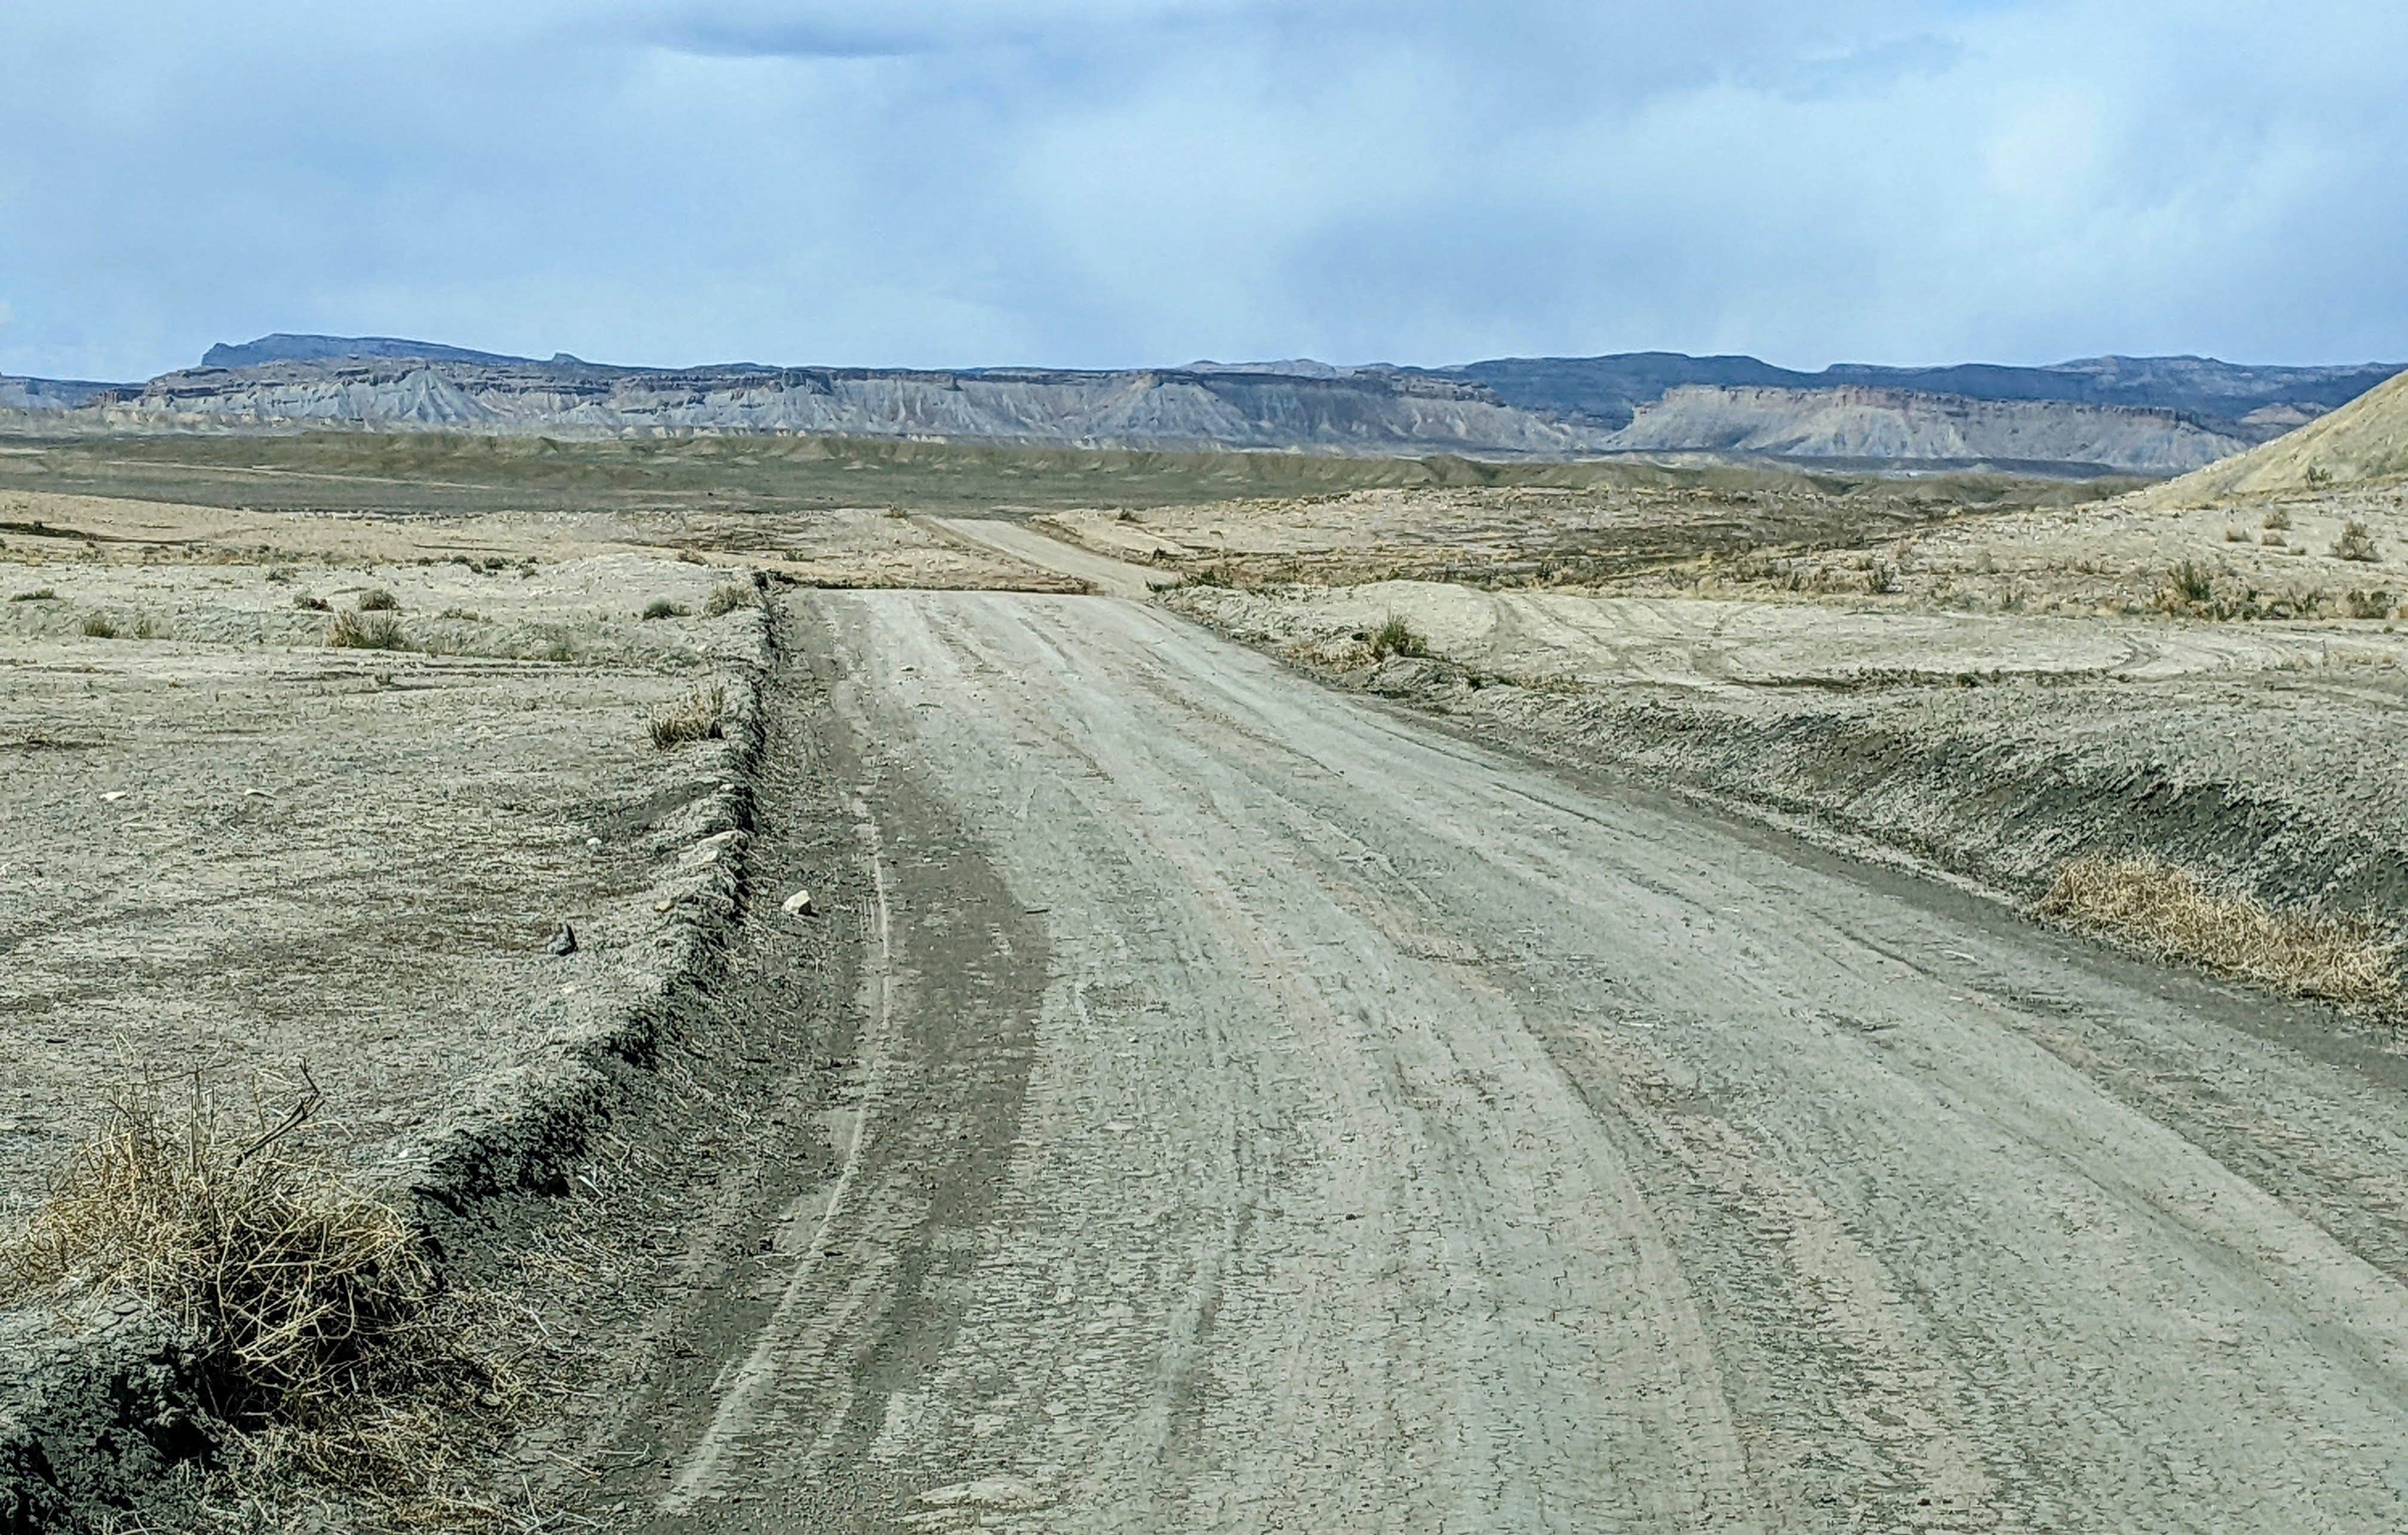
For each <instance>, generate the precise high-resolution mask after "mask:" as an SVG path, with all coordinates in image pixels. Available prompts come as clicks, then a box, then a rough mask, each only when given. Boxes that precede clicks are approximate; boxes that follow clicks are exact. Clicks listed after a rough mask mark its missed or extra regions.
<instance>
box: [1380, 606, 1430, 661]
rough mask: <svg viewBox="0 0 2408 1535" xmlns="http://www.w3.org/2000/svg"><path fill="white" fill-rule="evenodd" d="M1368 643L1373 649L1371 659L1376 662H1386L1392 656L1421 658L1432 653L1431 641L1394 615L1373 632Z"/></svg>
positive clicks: (1391, 614) (1389, 616) (1390, 615)
mask: <svg viewBox="0 0 2408 1535" xmlns="http://www.w3.org/2000/svg"><path fill="white" fill-rule="evenodd" d="M1366 643H1368V644H1369V646H1370V647H1371V658H1372V659H1373V660H1375V661H1381V660H1385V659H1386V658H1388V657H1389V656H1391V655H1408V656H1419V655H1427V654H1428V653H1430V652H1429V641H1428V640H1426V639H1425V638H1422V637H1421V636H1420V635H1419V634H1417V633H1415V632H1414V630H1413V626H1412V624H1408V623H1406V622H1405V621H1404V620H1403V619H1401V618H1399V617H1398V616H1397V615H1396V614H1394V613H1390V614H1389V615H1388V617H1387V621H1386V622H1385V623H1383V624H1381V625H1380V626H1379V627H1378V628H1376V629H1374V630H1372V631H1371V638H1369V640H1368V641H1366Z"/></svg>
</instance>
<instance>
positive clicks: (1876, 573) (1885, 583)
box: [1865, 560, 1898, 596]
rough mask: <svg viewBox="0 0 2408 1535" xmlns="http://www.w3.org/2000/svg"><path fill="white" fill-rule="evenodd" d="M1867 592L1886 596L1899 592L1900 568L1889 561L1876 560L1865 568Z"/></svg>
mask: <svg viewBox="0 0 2408 1535" xmlns="http://www.w3.org/2000/svg"><path fill="white" fill-rule="evenodd" d="M1865 590H1866V591H1868V592H1870V593H1871V594H1872V595H1875V596H1884V595H1887V594H1889V593H1891V592H1895V591H1897V590H1898V567H1897V566H1894V565H1892V564H1890V563H1889V561H1887V560H1875V561H1873V562H1872V563H1871V565H1868V566H1866V567H1865Z"/></svg>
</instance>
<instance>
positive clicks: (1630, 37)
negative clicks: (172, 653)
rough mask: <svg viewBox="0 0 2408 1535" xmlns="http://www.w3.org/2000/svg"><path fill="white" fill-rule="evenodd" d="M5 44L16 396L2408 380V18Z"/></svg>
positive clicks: (288, 17) (3, 214)
mask: <svg viewBox="0 0 2408 1535" xmlns="http://www.w3.org/2000/svg"><path fill="white" fill-rule="evenodd" d="M18 8H19V9H20V10H22V14H21V15H17V16H13V17H12V18H11V19H10V22H9V27H10V34H11V36H10V43H9V46H8V48H7V50H0V99H6V100H7V101H8V102H9V103H10V104H11V108H12V120H13V123H12V133H11V136H10V140H11V142H10V147H9V148H7V150H5V151H0V305H5V306H6V308H0V313H13V315H14V323H9V324H7V326H6V327H5V328H0V371H10V372H39V373H51V374H67V375H75V376H81V377H136V376H141V375H145V374H148V373H150V372H154V371H157V370H160V369H162V368H165V367H168V366H178V365H181V364H184V363H188V362H190V361H191V360H192V359H193V357H195V356H196V355H197V354H198V352H199V351H200V350H201V349H202V348H203V347H204V346H206V345H207V344H208V342H210V341H212V340H217V339H222V338H235V337H246V336H250V335H252V334H256V333H258V332H262V331H266V330H276V329H285V330H297V329H314V330H334V331H343V332H371V333H380V334H405V335H423V336H427V337H433V338H438V339H445V340H452V341H456V342H459V343H461V344H465V345H471V346H480V347H487V348H493V349H498V350H508V351H532V352H537V353H541V354H548V353H550V352H551V351H555V350H561V349H566V350H569V351H576V352H578V353H580V354H581V355H586V356H594V357H599V358H607V359H611V360H617V361H627V362H658V363H678V362H697V361H705V360H720V359H737V358H743V359H757V360H764V361H810V362H851V363H877V364H897V365H949V364H950V365H968V364H981V363H998V362H1022V361H1025V362H1042V363H1054V364H1065V365H1097V366H1101V365H1116V364H1128V363H1143V362H1155V363H1159V362H1176V361H1182V360H1184V359H1187V358H1190V357H1197V356H1220V357H1240V356H1270V355H1278V356H1290V355H1296V354H1299V353H1311V354H1315V355H1320V356H1325V357H1331V358H1336V359H1341V360H1358V359H1367V358H1389V359H1395V360H1400V361H1412V362H1438V361H1452V360H1458V359H1462V358H1467V357H1473V356H1483V355H1496V354H1502V353H1530V352H1589V351H1621V350H1631V349H1638V348H1646V347H1667V348H1676V349H1680V350H1684V351H1706V350H1738V351H1756V352H1758V353H1761V354H1765V355H1768V356H1770V357H1773V358H1774V359H1776V360H1779V361H1783V362H1786V363H1792V364H1803V365H1813V364H1819V363H1821V362H1825V361H1829V360H1832V359H1835V358H1842V357H1846V358H1856V359H1863V360H1873V361H1903V362H1912V361H1934V360H1953V359H1959V358H1969V357H1983V358H1994V359H2000V360H2023V361H2040V360H2053V359H2056V358H2059V357H2064V356H2069V355H2075V354H2080V353H2085V352H2095V351H2110V350H2114V351H2212V352H2216V353H2220V354H2224V355H2229V356H2234V357H2239V358H2245V359H2252V360H2293V361H2341V360H2355V359H2361V358H2366V357H2371V356H2376V355H2386V356H2396V355H2400V354H2401V353H2403V352H2408V276H2403V268H2402V265H2401V262H2400V261H2399V259H2398V258H2399V253H2400V252H2401V251H2402V250H2403V249H2408V178H2403V177H2401V176H2400V175H2399V174H2398V167H2399V166H2400V165H2403V164H2408V152H2403V151H2408V121H2404V120H2403V119H2402V117H2401V114H2400V113H2398V112H2397V110H2396V108H2395V106H2394V103H2395V99H2396V88H2397V80H2398V79H2399V78H2400V75H2401V66H2402V65H2408V13H2403V12H2402V11H2401V9H2400V8H2399V7H2396V6H2387V5H2386V6H2376V5H2349V4H2327V5H2289V6H2281V7H2277V6H2272V5H2252V4H2237V3H2235V4H2221V5H2214V6H2207V7H2201V6H2198V5H2195V4H2174V3H2171V0H2136V3H2134V4H2129V5H2125V6H2120V7H2099V6H2095V5H2071V4H2057V5H2052V4H2029V3H2025V4H2019V3H2014V0H1993V3H1987V4H1967V3H1958V4H1911V3H1907V0H1891V3H1875V0H1864V3H1855V0H1837V3H1834V4H1829V5H1823V6H1816V7H1798V6H1794V5H1773V4H1748V3H1743V0H1726V3H1719V4H1685V5H1674V4H1638V5H1619V6H1613V7H1602V6H1597V5H1594V4H1587V5H1570V4H1562V5H1556V4H1525V5H1480V6H1473V5H1441V4H1436V3H1432V0H1397V3H1390V4H1382V5H1372V4H1369V3H1353V0H1341V3H1328V4H1318V5H1315V4H1297V3H1293V0H1291V3H1286V4H1277V5H1274V4H1267V3H1244V0H1118V3H1111V4H1106V3H1102V0H1023V3H1020V4H1013V5H1002V4H992V3H990V4H974V5H973V4H959V3H956V4H950V5H939V4H934V3H928V0H916V3H914V0H906V3H897V4H893V5H886V6H879V7H869V6H864V5H859V4H853V5H836V4H826V3H810V4H790V5H771V4H767V3H754V4H736V3H690V4H675V5H671V4H662V5H640V4H633V3H621V4H610V5H602V6H595V5H591V4H582V5H570V4H565V3H552V0H535V3H531V4H520V5H513V6H510V7H494V6H490V5H483V6H470V5H464V4H434V5H424V6H418V7H407V8H404V7H300V6H267V5H246V4H242V3H239V0H229V3H227V4H223V5H220V6H217V7H209V8H208V9H207V10H206V11H205V10H202V9H199V8H196V7H188V6H183V5H170V4H151V5H147V6H141V5H137V6H134V7H111V8H108V9H107V10H101V9H96V8H93V7H69V6H65V5H57V4H39V5H34V6H31V7H18Z"/></svg>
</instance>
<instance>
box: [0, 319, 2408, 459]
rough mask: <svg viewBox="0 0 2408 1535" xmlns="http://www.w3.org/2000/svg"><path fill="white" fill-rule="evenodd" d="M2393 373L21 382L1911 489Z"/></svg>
mask: <svg viewBox="0 0 2408 1535" xmlns="http://www.w3.org/2000/svg"><path fill="white" fill-rule="evenodd" d="M2387 372H2388V370H2386V369H2383V368H2378V367H2372V366H2368V367H2325V368H2297V367H2250V366H2240V365H2235V364H2229V363H2220V362H2216V361H2214V360H2213V359H2206V358H2197V357H2154V358H2130V357H2100V358H2090V359H2086V360H2084V361H2080V362H2074V363H2064V364H2059V365H2057V366H2051V367H2037V368H2035V367H2000V366H1990V365H1986V364H1976V365H1968V366H1957V367H1946V368H1914V369H1907V368H1883V367H1871V366H1860V365H1841V366H1834V367H1831V368H1827V369H1825V370H1824V371H1823V372H1821V373H1799V372H1795V371H1792V370H1790V369H1786V368H1780V367H1775V366H1772V365H1770V364H1769V363H1765V362H1761V361H1759V360H1758V359H1756V358H1753V357H1688V356H1683V355H1681V354H1679V353H1674V352H1637V353H1628V354H1625V355H1620V356H1610V357H1586V358H1579V357H1575V358H1535V359H1532V358H1502V359H1497V360H1494V361H1490V362H1484V363H1472V364H1467V365H1465V366H1461V367H1455V368H1447V369H1439V370H1426V369H1412V368H1400V367H1391V366H1383V365H1367V366H1354V367H1340V366H1331V365H1328V364H1324V363H1317V362H1313V361H1312V360H1310V359H1291V360H1287V361H1282V362H1274V363H1238V364H1229V363H1216V362H1198V363H1194V364H1190V365H1188V366H1185V367H1178V368H1159V369H1134V370H1121V371H1100V372H1097V371H1075V370H1068V369H1044V368H979V369H966V370H962V371H954V372H946V371H931V370H913V369H891V368H829V367H767V366H757V365H752V364H728V365H721V366H710V367H695V368H635V367H613V366H604V365H600V364H595V363H587V362H583V361H581V360H580V359H578V358H575V357H572V356H569V355H567V354H566V353H562V354H559V355H556V356H554V357H552V359H551V360H549V361H543V362H538V361H536V360H534V359H531V358H524V357H511V356H506V355H503V354H501V353H497V352H484V351H469V350H466V349H465V348H459V347H448V346H441V345H437V344H436V343H432V342H424V341H411V340H405V339H402V338H399V337H326V336H292V335H282V334H279V335H274V336H267V337H261V338H259V339H258V340H255V341H250V342H245V343H242V344H240V345H235V346H229V345H219V346H216V347H212V348H210V349H209V352H208V358H207V360H206V362H205V364H204V366H201V367H197V368H192V369H187V370H184V371H181V372H177V373H169V374H166V375H164V376H162V377H160V378H157V379H154V380H150V382H149V383H147V384H142V385H109V384H96V383H74V382H65V381H58V380H25V379H0V412H5V413H6V414H7V419H8V420H10V421H13V422H16V423H19V424H20V429H24V428H25V427H26V425H27V423H30V426H31V429H34V430H66V431H74V430H90V429H107V430H135V431H183V430H205V429H228V430H265V429H279V428H290V427H294V426H326V427H348V428H359V429H366V430H379V431H394V430H458V431H473V432H511V433H518V432H523V433H540V434H547V435H552V436H625V435H635V434H645V433H655V432H790V433H812V434H824V435H829V436H843V437H862V438H925V439H960V440H970V441H985V442H1004V443H1039V444H1050V445H1057V446H1104V445H1110V446H1123V447H1161V448H1198V447H1205V448H1235V449H1251V450H1256V451H1265V450H1268V451H1297V452H1356V453H1379V454H1427V453H1441V452H1442V453H1461V454H1467V455H1474V456H1489V457H1498V456H1511V455H1540V456H1553V457H1576V456H1584V455H1591V454H1604V453H1636V454H1649V455H1661V454H1665V453H1710V454H1716V455H1722V456H1727V457H1775V458H1781V459H1785V460H1791V461H1807V462H1816V461H1821V462H1832V463H1847V464H1850V465H1860V466H1891V467H1909V468H1911V467H1939V466H1971V465H1989V466H1999V467H2004V468H2021V469H2037V470H2042V471H2047V472H2054V473H2066V474H2099V473H2128V474H2178V473H2181V472H2184V471H2186V470H2190V469H2195V468H2197V467H2199V466H2202V465H2205V464H2208V463H2211V462H2213V461H2214V460H2216V459H2218V458H2221V457H2223V456H2225V455H2227V454H2229V453H2233V452H2239V451H2241V450H2243V449H2245V448H2247V447H2249V446H2251V445H2252V444H2255V443H2257V442H2262V441H2265V440H2266V439H2268V438H2272V437H2274V436H2276V435H2277V434H2279V433H2282V432H2285V431H2287V430H2289V429H2291V428H2293V427H2296V426H2298V425H2300V424H2301V423H2306V422H2311V421H2314V420H2315V419H2316V418H2317V417H2319V416H2321V415H2322V414H2323V413H2324V412H2325V411H2327V410H2328V409H2332V408H2333V407H2334V406H2338V405H2342V404H2343V403H2345V402H2347V401H2348V400H2350V399H2352V398H2355V397H2356V396H2357V395H2359V394H2360V393H2362V392H2363V391H2364V390H2366V389H2367V388H2369V387H2371V386H2372V384H2373V383H2375V382H2376V381H2378V380H2380V379H2381V378H2383V377H2385V376H2387Z"/></svg>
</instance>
